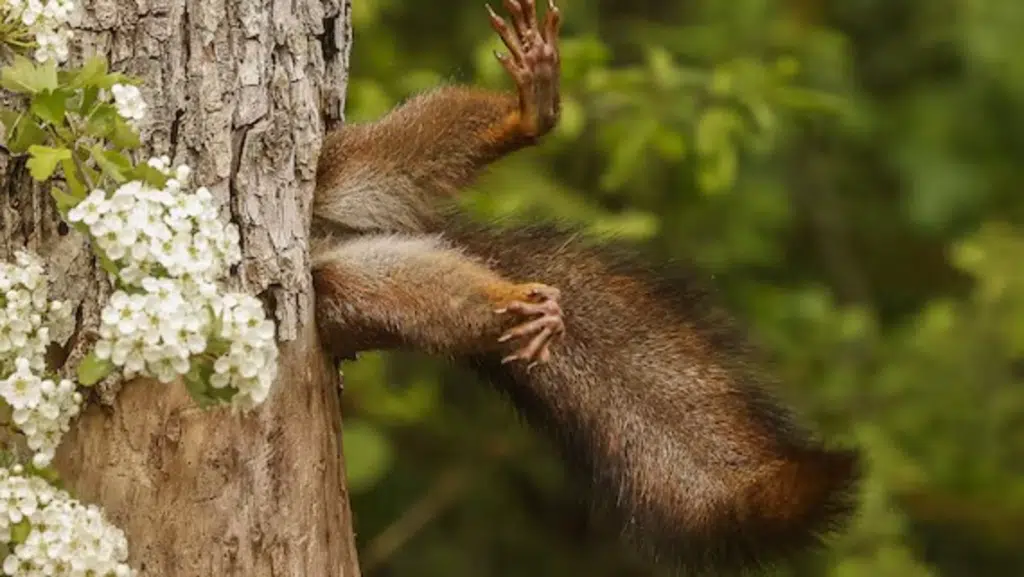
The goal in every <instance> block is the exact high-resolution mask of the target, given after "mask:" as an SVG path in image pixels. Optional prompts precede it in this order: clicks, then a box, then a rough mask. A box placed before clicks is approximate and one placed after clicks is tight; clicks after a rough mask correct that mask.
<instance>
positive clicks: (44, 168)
mask: <svg viewBox="0 0 1024 577" xmlns="http://www.w3.org/2000/svg"><path fill="white" fill-rule="evenodd" d="M28 153H29V154H31V155H32V158H30V159H28V170H29V172H30V173H32V178H34V179H36V180H37V181H39V182H43V181H45V180H46V179H48V178H50V177H51V176H53V171H55V170H57V163H59V162H60V161H62V160H68V159H70V158H71V151H70V150H68V149H67V148H52V147H50V146H39V145H33V146H30V147H28Z"/></svg>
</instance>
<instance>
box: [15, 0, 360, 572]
mask: <svg viewBox="0 0 1024 577" xmlns="http://www.w3.org/2000/svg"><path fill="white" fill-rule="evenodd" d="M79 12H80V14H81V18H80V19H79V20H78V21H77V23H76V26H75V33H76V36H75V40H74V45H75V48H76V49H79V50H80V51H81V52H82V53H84V54H92V53H97V52H98V53H105V54H107V55H108V56H109V58H110V62H111V65H112V67H113V68H114V69H116V70H120V71H124V72H127V73H129V74H133V75H136V76H140V77H142V78H143V79H144V84H143V86H142V87H141V89H142V92H143V95H144V96H145V97H146V100H147V102H148V104H149V109H148V112H147V114H148V118H147V120H146V121H145V123H144V126H143V129H142V133H143V134H142V136H143V141H144V142H146V143H147V144H148V145H149V146H150V149H149V150H150V151H151V152H152V154H154V155H163V154H166V155H169V156H171V158H172V159H173V160H174V163H175V164H178V163H181V162H185V163H188V164H189V165H190V166H192V167H193V169H194V170H195V177H194V182H195V183H196V185H204V186H207V187H208V188H209V189H210V190H211V192H213V194H214V196H216V197H218V198H219V199H220V200H222V201H224V211H225V214H226V215H227V216H230V217H231V219H232V220H233V221H234V222H236V223H237V224H238V225H239V227H240V230H241V233H242V249H243V253H244V259H243V263H242V265H241V266H240V267H239V271H238V274H237V276H236V277H235V278H234V279H233V280H234V282H235V287H234V288H240V289H242V290H244V291H246V292H249V293H251V294H257V295H259V296H260V297H261V298H263V300H264V302H265V303H266V304H267V306H268V308H269V310H270V311H271V314H272V315H274V317H275V318H276V320H277V322H278V335H279V340H280V342H281V357H280V373H279V375H280V376H279V378H278V382H277V383H276V384H275V389H274V392H273V393H272V394H271V397H270V398H269V399H268V400H267V402H266V403H265V404H264V405H262V406H261V407H259V408H258V409H257V410H256V411H255V412H254V413H252V414H250V415H247V416H233V415H231V413H230V412H229V411H227V410H212V411H204V410H201V409H199V408H198V407H197V406H196V405H195V403H194V402H193V401H192V400H191V399H190V398H189V397H188V395H187V393H186V392H185V388H184V385H182V384H181V383H174V384H171V385H161V384H160V383H157V382H152V381H141V380H137V381H134V382H131V383H127V384H126V385H125V386H124V388H123V389H122V390H121V392H120V393H118V395H117V396H116V398H114V399H113V400H112V406H104V405H100V404H98V403H96V402H93V403H92V404H91V406H90V407H89V408H88V410H86V411H85V412H84V414H83V415H82V416H81V417H80V418H79V419H78V420H77V422H76V423H75V424H74V425H73V429H72V432H71V433H70V434H69V435H68V436H67V437H66V438H65V440H64V442H63V444H62V446H61V448H60V450H59V451H58V456H57V461H56V463H57V467H58V469H59V470H60V472H61V473H62V475H63V476H64V478H65V481H66V482H67V484H68V486H69V488H70V489H71V490H72V491H73V492H74V494H75V495H76V496H77V497H78V498H80V499H82V500H84V501H86V502H90V503H96V504H99V505H101V506H102V507H103V508H104V509H105V510H106V512H107V514H108V516H109V518H110V519H111V520H112V521H113V522H114V523H116V524H117V525H118V526H120V527H122V528H123V529H124V530H125V532H126V533H127V536H128V539H129V546H130V551H131V556H130V563H131V565H132V566H133V567H134V568H136V569H138V570H139V574H140V576H147V577H149V576H152V577H157V576H160V577H164V576H167V577H171V576H173V577H189V576H193V575H194V576H196V577H210V576H218V577H220V576H225V577H230V576H245V577H261V576H271V575H273V576H275V577H282V576H294V577H306V576H309V577H320V576H325V577H326V576H344V577H353V576H358V568H357V566H356V554H355V548H354V542H353V534H352V529H351V520H350V514H349V505H348V496H347V493H346V491H345V487H344V470H343V465H342V457H341V446H340V430H341V423H340V414H339V406H338V394H339V391H340V388H339V383H338V374H337V371H336V370H335V369H334V367H333V366H332V365H331V364H330V363H329V362H328V361H327V359H326V358H325V356H324V354H323V351H322V349H321V346H320V343H319V342H318V340H317V334H316V328H315V319H314V317H313V310H314V309H313V292H312V288H311V282H310V276H309V266H308V253H307V235H308V231H309V226H308V225H309V213H310V207H311V204H312V192H313V184H314V183H313V180H314V177H315V172H316V161H317V156H318V154H319V149H320V144H321V141H322V137H323V132H324V126H325V124H326V123H328V122H332V121H337V120H338V119H340V117H341V110H342V107H343V103H344V90H345V83H346V81H347V69H348V48H349V46H348V44H349V39H350V37H351V35H350V32H349V30H350V29H349V14H350V6H349V3H348V0H274V1H271V0H230V1H229V0H90V1H87V2H86V4H85V5H84V6H81V7H79ZM0 171H2V172H0V174H2V176H3V178H4V180H3V182H0V186H3V188H4V189H5V190H6V191H7V192H8V194H7V195H6V198H5V199H4V200H3V201H0V202H3V203H5V205H4V206H2V211H0V226H2V231H3V241H2V242H3V243H4V244H3V246H2V247H0V249H2V252H3V253H5V254H4V255H3V256H7V257H9V256H10V255H11V253H12V252H13V250H15V249H17V248H19V247H21V246H26V245H27V246H28V247H29V248H31V249H33V250H36V251H37V252H39V253H40V254H42V255H43V256H44V257H46V258H47V259H48V262H49V272H50V275H51V278H52V279H53V281H54V282H55V283H56V286H55V289H54V292H55V295H56V296H57V297H60V298H66V299H69V300H70V301H71V302H72V304H73V305H75V306H76V307H78V308H77V311H78V313H79V319H80V322H88V321H89V319H90V318H92V317H95V315H96V314H97V312H98V309H97V307H96V297H97V295H98V294H103V292H104V286H103V279H102V276H103V275H102V274H101V273H100V272H99V270H98V268H97V266H96V263H95V262H94V261H93V259H92V257H91V253H90V252H89V251H88V249H87V247H86V246H85V244H84V239H83V237H81V236H80V235H78V234H77V233H69V232H68V231H67V229H66V228H65V227H63V226H60V225H59V224H58V221H57V216H56V212H55V210H54V208H53V206H52V203H51V201H50V200H49V195H48V194H45V190H43V189H41V187H37V186H33V185H32V184H31V183H30V181H29V180H28V179H27V178H26V175H25V174H24V173H25V170H24V162H23V161H20V160H18V161H15V160H11V159H9V158H0Z"/></svg>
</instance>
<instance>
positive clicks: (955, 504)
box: [897, 492, 1024, 545]
mask: <svg viewBox="0 0 1024 577" xmlns="http://www.w3.org/2000/svg"><path fill="white" fill-rule="evenodd" d="M897 500H898V501H899V502H900V503H901V505H902V506H903V508H904V510H905V511H906V512H907V514H908V515H909V516H910V517H911V518H912V519H914V520H915V521H918V522H922V523H928V524H932V525H943V526H947V527H956V528H957V530H958V531H962V532H970V533H974V534H976V535H979V536H984V537H983V538H984V539H986V540H989V541H992V542H1001V543H1003V544H1005V545H1013V544H1015V543H1019V540H1020V534H1021V528H1022V527H1024V508H1022V507H1019V506H1018V507H1015V506H1013V505H1012V504H1007V503H1006V502H1005V501H991V502H989V501H982V500H979V499H969V498H966V497H961V496H958V495H952V494H948V493H920V492H918V493H906V494H903V495H900V496H899V497H898V499H897Z"/></svg>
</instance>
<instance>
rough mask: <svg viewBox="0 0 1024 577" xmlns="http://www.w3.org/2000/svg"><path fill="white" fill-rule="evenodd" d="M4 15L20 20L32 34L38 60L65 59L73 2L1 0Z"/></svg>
mask: <svg viewBox="0 0 1024 577" xmlns="http://www.w3.org/2000/svg"><path fill="white" fill-rule="evenodd" d="M0 6H2V9H3V11H4V12H5V14H4V17H5V19H6V20H7V21H8V22H20V23H21V24H23V25H24V26H25V27H26V28H27V29H28V31H29V32H30V33H31V34H32V35H34V36H35V40H36V51H35V58H36V60H38V61H39V62H47V61H50V60H53V61H56V62H64V61H65V60H67V59H68V41H69V40H71V38H72V36H73V35H72V33H71V30H69V29H68V28H66V25H67V23H68V20H69V19H70V18H71V12H72V11H73V10H74V8H75V5H74V3H73V2H72V1H71V0H3V4H2V5H0Z"/></svg>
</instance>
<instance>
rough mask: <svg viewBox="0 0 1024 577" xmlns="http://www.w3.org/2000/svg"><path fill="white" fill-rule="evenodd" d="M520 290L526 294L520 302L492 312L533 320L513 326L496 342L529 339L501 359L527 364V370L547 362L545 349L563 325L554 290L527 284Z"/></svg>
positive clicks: (503, 361) (563, 329) (548, 356)
mask: <svg viewBox="0 0 1024 577" xmlns="http://www.w3.org/2000/svg"><path fill="white" fill-rule="evenodd" d="M523 288H524V289H525V291H526V295H525V296H526V298H525V299H524V300H517V301H512V302H510V303H508V304H507V305H506V306H505V307H504V308H501V309H498V310H497V311H495V312H497V313H498V314H505V313H513V314H517V315H520V316H524V317H536V318H533V319H531V320H528V321H526V322H524V323H522V324H520V325H517V326H515V327H513V328H512V329H510V330H509V331H508V332H506V333H505V334H503V335H502V336H501V338H499V339H498V342H502V343H504V342H507V341H510V340H512V339H520V338H529V341H528V342H527V343H526V345H525V346H523V347H521V348H520V349H519V350H517V351H516V352H514V353H512V354H511V355H508V356H507V357H505V358H503V359H502V360H501V362H502V364H505V363H510V362H512V361H516V360H524V361H529V362H530V364H529V365H528V366H527V370H529V369H530V368H533V366H534V365H536V364H538V363H546V362H548V360H550V359H551V351H550V348H549V346H550V344H551V342H552V341H554V340H555V339H557V338H558V337H560V336H561V335H562V333H564V332H565V324H564V322H563V320H562V307H561V306H559V304H558V299H559V297H560V296H561V292H560V291H559V290H558V289H556V288H554V287H550V286H547V285H543V284H528V285H523Z"/></svg>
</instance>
